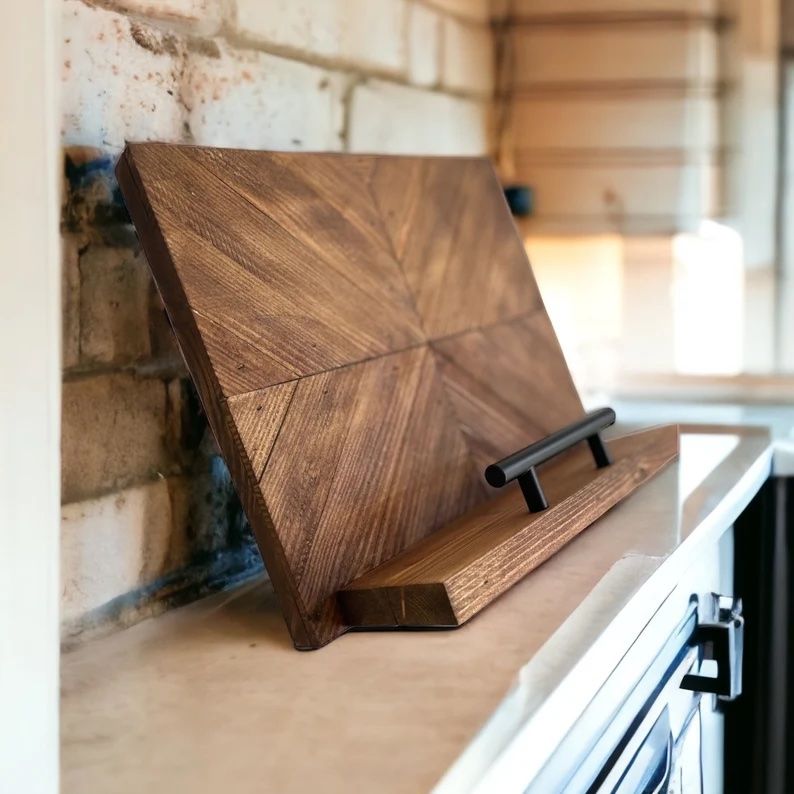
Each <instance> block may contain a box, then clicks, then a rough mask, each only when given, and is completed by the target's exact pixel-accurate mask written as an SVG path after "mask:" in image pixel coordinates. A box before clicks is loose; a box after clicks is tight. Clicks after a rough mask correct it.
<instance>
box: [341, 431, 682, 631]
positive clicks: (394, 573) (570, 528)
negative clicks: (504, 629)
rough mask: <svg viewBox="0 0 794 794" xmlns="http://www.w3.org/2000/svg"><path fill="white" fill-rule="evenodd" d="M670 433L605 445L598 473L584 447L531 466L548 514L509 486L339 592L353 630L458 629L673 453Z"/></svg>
mask: <svg viewBox="0 0 794 794" xmlns="http://www.w3.org/2000/svg"><path fill="white" fill-rule="evenodd" d="M678 436H679V433H678V427H677V426H676V425H665V426H663V427H658V428H654V429H651V430H647V431H642V432H639V433H634V434H632V435H628V436H624V437H622V438H618V439H615V440H613V441H610V442H608V443H607V447H608V448H609V450H610V453H611V455H612V458H613V463H612V465H611V466H608V467H606V468H603V469H597V468H596V467H595V464H594V463H593V458H592V455H591V453H590V452H589V450H588V449H587V447H586V446H585V445H584V444H581V445H580V446H579V448H578V449H577V450H576V452H575V454H572V455H568V456H567V457H566V458H564V459H558V460H556V461H554V462H550V463H549V464H546V466H545V467H541V468H540V478H541V481H542V483H543V486H544V491H545V492H546V496H547V497H548V499H549V504H550V507H549V508H548V509H547V510H544V511H543V512H540V513H528V512H527V508H526V505H525V503H524V500H523V498H522V496H521V492H520V490H519V489H518V487H517V486H514V487H513V488H507V489H506V492H505V493H502V494H500V495H499V496H497V497H496V498H494V499H491V500H489V501H488V502H485V503H483V504H481V505H479V506H478V507H476V508H474V509H473V510H471V511H469V512H468V513H466V514H465V515H464V516H461V517H460V518H458V519H457V520H455V521H453V522H452V523H450V524H448V525H447V526H446V527H444V528H442V529H440V530H439V531H438V532H436V533H434V534H433V535H431V536H430V537H428V538H425V539H424V540H422V541H420V542H419V543H416V544H415V545H414V546H412V547H410V548H409V549H407V550H406V551H404V552H403V553H402V554H399V555H397V556H396V557H394V558H393V559H391V560H389V561H388V562H385V563H383V564H382V565H380V566H379V567H378V568H375V569H374V570H373V571H369V572H368V573H365V574H364V575H363V576H362V577H360V578H359V579H356V580H355V581H354V582H351V583H350V584H349V585H348V586H347V587H345V588H344V589H343V590H342V592H341V593H340V600H341V602H342V605H343V609H344V612H345V615H346V617H347V619H348V620H349V621H350V622H351V623H354V624H355V625H357V626H379V627H386V626H406V627H419V626H459V625H461V624H462V623H464V622H465V621H467V620H468V619H469V618H471V617H473V616H474V615H475V614H477V612H479V611H480V610H481V609H482V608H483V607H485V606H487V605H488V604H489V603H491V602H492V601H493V600H494V599H495V598H497V597H498V596H499V595H501V594H502V593H504V592H505V591H506V590H507V589H508V588H509V587H511V586H512V585H513V584H515V583H516V582H517V581H518V580H519V579H521V578H522V577H524V576H526V574H527V573H529V572H530V571H532V570H534V569H535V568H537V567H538V565H540V564H541V563H543V562H545V561H546V560H547V559H548V558H549V557H551V556H552V555H553V554H554V553H555V552H556V551H558V550H559V549H560V548H562V546H564V545H565V544H566V543H568V542H569V541H570V540H572V539H573V538H574V537H575V536H576V535H578V534H579V533H580V532H581V531H582V530H583V529H585V528H586V527H588V526H590V525H591V524H592V523H593V522H594V521H595V520H597V519H598V518H600V517H601V516H602V515H603V514H604V513H606V512H607V511H608V510H609V509H610V508H612V507H614V506H615V505H616V504H617V503H618V502H620V501H621V499H623V498H625V497H626V496H628V495H629V494H630V493H631V492H632V491H634V490H635V489H636V488H637V487H639V486H640V485H642V483H644V482H645V481H646V480H648V479H649V478H650V477H652V476H653V475H654V474H656V473H658V472H659V471H661V469H662V468H664V467H665V466H666V465H668V464H669V463H671V462H672V461H673V460H675V458H676V457H677V456H678Z"/></svg>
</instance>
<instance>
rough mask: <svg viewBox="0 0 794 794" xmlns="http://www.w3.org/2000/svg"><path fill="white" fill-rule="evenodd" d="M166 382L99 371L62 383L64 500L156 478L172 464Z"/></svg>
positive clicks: (74, 499) (85, 496) (82, 497)
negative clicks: (103, 373)
mask: <svg viewBox="0 0 794 794" xmlns="http://www.w3.org/2000/svg"><path fill="white" fill-rule="evenodd" d="M168 412H169V406H168V403H167V390H166V386H165V384H164V383H163V381H161V380H157V379H145V378H136V377H133V376H132V375H127V374H113V375H94V376H91V377H85V378H80V379H78V380H70V381H67V382H66V383H64V384H63V416H62V439H61V459H62V485H61V487H62V499H63V501H64V502H72V501H76V500H80V499H85V498H87V497H89V496H94V495H96V494H99V493H102V492H104V491H109V490H112V489H113V488H118V487H121V486H123V485H126V484H127V483H129V482H131V481H135V480H142V479H145V478H154V477H156V476H157V475H158V474H160V473H162V472H165V471H168V470H169V468H171V467H172V466H173V456H172V455H171V454H170V453H169V449H168V447H169V444H168V439H167V437H166V417H167V414H168Z"/></svg>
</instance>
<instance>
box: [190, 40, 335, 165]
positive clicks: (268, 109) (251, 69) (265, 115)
mask: <svg viewBox="0 0 794 794" xmlns="http://www.w3.org/2000/svg"><path fill="white" fill-rule="evenodd" d="M343 86H344V78H342V77H341V76H339V75H335V74H332V73H330V72H327V71H325V70H324V69H320V68H317V67H314V66H309V65H306V64H303V63H296V62H295V61H290V60H287V59H285V58H281V57H277V56H274V55H268V54H265V53H258V52H253V51H250V50H249V51H234V50H231V49H228V48H223V49H219V50H218V53H217V57H213V56H209V55H203V54H200V53H191V54H190V56H189V58H188V68H187V71H186V75H185V83H184V98H185V104H186V106H187V107H188V108H189V124H190V130H191V132H192V134H193V137H194V139H195V140H196V141H197V142H200V143H202V144H206V145H209V146H231V147H240V148H250V149H339V148H340V147H341V141H340V137H339V133H340V131H341V128H342V105H341V97H342V93H343Z"/></svg>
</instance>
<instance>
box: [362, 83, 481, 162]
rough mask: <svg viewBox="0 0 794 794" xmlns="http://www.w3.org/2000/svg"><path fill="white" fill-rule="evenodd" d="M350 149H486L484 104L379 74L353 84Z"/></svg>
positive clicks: (431, 151)
mask: <svg viewBox="0 0 794 794" xmlns="http://www.w3.org/2000/svg"><path fill="white" fill-rule="evenodd" d="M350 149H351V151H358V152H388V153H392V154H485V153H487V149H488V129H487V106H486V105H485V103H481V102H478V101H475V100H469V99H461V98H457V97H450V96H448V95H446V94H442V93H438V92H433V91H423V90H419V89H415V88H408V87H404V86H398V85H393V84H390V83H385V82H380V81H377V80H373V81H369V82H367V83H365V84H364V85H360V86H357V87H356V88H355V90H354V93H353V97H352V105H351V110H350Z"/></svg>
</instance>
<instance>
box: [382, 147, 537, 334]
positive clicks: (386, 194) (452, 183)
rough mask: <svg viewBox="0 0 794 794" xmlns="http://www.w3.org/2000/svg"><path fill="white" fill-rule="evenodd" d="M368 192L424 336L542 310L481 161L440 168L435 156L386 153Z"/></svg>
mask: <svg viewBox="0 0 794 794" xmlns="http://www.w3.org/2000/svg"><path fill="white" fill-rule="evenodd" d="M372 190H373V193H374V196H375V200H376V203H377V206H378V207H379V209H380V210H381V213H382V216H383V220H384V224H385V226H386V229H387V231H388V234H389V237H390V239H391V241H392V245H393V246H394V252H395V256H396V257H397V259H398V260H399V261H400V264H401V265H402V268H403V271H404V273H405V278H406V280H407V282H408V286H409V288H410V290H411V295H412V297H413V300H414V302H415V304H416V308H417V311H418V312H419V315H420V317H421V319H422V322H423V324H424V330H425V332H426V333H427V336H428V338H429V339H439V338H442V337H445V336H449V335H450V334H455V333H459V332H461V331H468V330H470V329H472V328H477V327H480V326H484V325H490V324H493V323H497V322H501V321H504V320H508V319H510V318H513V317H518V316H520V315H522V314H526V313H527V312H530V311H532V310H534V309H538V308H540V307H541V301H540V295H539V293H538V289H537V286H536V284H535V280H534V278H533V276H532V272H531V270H530V269H529V268H528V267H527V258H526V253H525V252H524V247H523V245H522V243H521V240H520V238H519V236H518V233H517V232H516V229H515V227H514V225H513V222H512V219H511V217H510V214H509V212H507V211H505V206H504V200H503V199H502V197H501V191H500V189H499V186H498V184H497V183H496V177H495V175H494V173H493V169H492V168H491V167H490V165H489V164H488V163H487V162H486V161H484V160H463V161H460V162H459V164H458V165H457V167H455V168H444V167H442V168H439V167H438V164H437V161H433V160H423V159H420V158H415V159H413V161H412V162H410V163H407V164H406V163H403V162H401V161H399V160H397V159H394V158H390V159H387V158H384V159H382V160H379V161H378V162H377V164H376V165H375V168H374V171H373V176H372ZM486 194H487V195H489V196H490V197H491V201H490V202H485V201H483V196H484V195H486ZM497 196H498V198H497ZM429 208H435V210H436V211H428V209H429Z"/></svg>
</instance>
